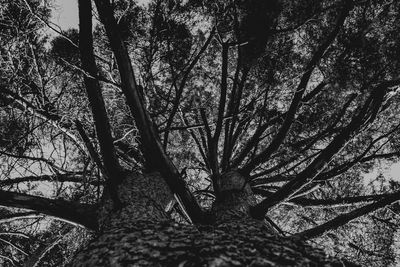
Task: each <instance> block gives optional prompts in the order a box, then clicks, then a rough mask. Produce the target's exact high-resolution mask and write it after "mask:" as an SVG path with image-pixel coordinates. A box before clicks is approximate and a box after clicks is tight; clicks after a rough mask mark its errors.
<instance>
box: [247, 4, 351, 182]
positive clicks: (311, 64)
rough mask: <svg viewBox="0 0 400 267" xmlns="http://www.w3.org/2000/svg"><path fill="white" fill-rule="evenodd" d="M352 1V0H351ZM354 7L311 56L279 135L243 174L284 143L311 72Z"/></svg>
mask: <svg viewBox="0 0 400 267" xmlns="http://www.w3.org/2000/svg"><path fill="white" fill-rule="evenodd" d="M350 2H351V1H350ZM351 7H352V4H350V3H346V4H345V7H344V8H343V10H342V12H341V14H340V16H339V17H338V20H337V22H336V25H335V27H334V29H333V31H332V32H331V33H330V34H329V35H328V37H327V39H326V40H325V42H323V43H322V44H321V46H320V47H319V48H318V49H317V51H316V52H315V53H314V55H313V57H312V58H311V60H310V62H309V63H308V64H307V66H306V71H305V73H304V74H303V76H302V77H301V80H300V83H299V85H298V87H297V89H296V92H295V94H294V97H293V100H292V103H291V104H290V107H289V110H288V111H287V114H286V118H285V120H284V122H283V124H282V126H281V128H280V129H279V131H278V133H277V135H276V136H275V138H274V139H273V140H272V142H271V143H270V145H269V146H268V147H267V148H266V149H264V150H263V151H262V152H260V154H258V155H257V156H255V157H254V159H253V160H251V161H250V162H249V163H247V164H246V165H245V166H244V167H243V168H242V169H241V171H240V172H241V173H243V174H246V175H247V174H249V173H250V172H251V171H252V170H253V169H254V168H255V167H256V166H257V165H259V164H261V163H263V162H265V161H266V160H268V158H269V157H270V156H271V155H272V153H274V152H275V151H276V150H277V149H278V148H279V147H280V145H281V144H282V143H283V141H284V140H285V137H286V135H287V133H288V132H289V130H290V127H291V125H292V123H293V120H294V118H295V115H296V113H297V110H298V107H299V105H300V103H301V100H302V98H303V94H304V92H305V90H306V88H307V84H308V81H309V79H310V77H311V74H312V72H313V70H314V68H315V66H316V65H317V64H318V62H319V61H320V60H321V58H322V56H323V55H324V53H325V51H326V50H327V49H328V47H329V46H330V45H331V43H332V42H333V41H334V40H335V38H336V35H337V34H338V33H339V31H340V29H341V27H342V25H343V23H344V21H345V20H346V18H347V16H348V14H349V12H350V9H351Z"/></svg>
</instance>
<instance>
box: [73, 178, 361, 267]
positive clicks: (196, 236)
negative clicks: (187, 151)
mask: <svg viewBox="0 0 400 267" xmlns="http://www.w3.org/2000/svg"><path fill="white" fill-rule="evenodd" d="M220 188H221V193H222V194H221V196H220V197H219V199H217V200H216V202H215V203H214V205H213V207H212V209H211V212H212V214H213V215H214V216H213V217H214V220H213V223H212V224H210V225H196V226H195V225H187V224H178V223H175V222H174V221H172V220H171V219H170V218H168V216H167V214H166V212H165V211H164V210H165V207H166V206H167V204H168V202H169V201H171V200H172V198H173V195H172V194H171V193H170V191H169V190H168V187H167V185H166V184H165V182H164V179H162V177H161V176H160V175H159V174H158V173H152V174H148V175H141V174H127V175H126V177H125V178H124V183H123V184H121V185H120V187H119V197H120V199H121V201H122V203H123V208H122V209H120V210H113V208H114V207H113V205H112V203H111V200H109V199H108V197H107V196H105V197H104V199H103V203H102V208H101V209H100V210H99V216H98V220H99V225H100V230H99V233H98V235H97V237H96V238H95V239H94V240H92V241H91V242H90V243H89V245H88V246H87V247H86V248H84V249H83V250H81V251H80V252H79V253H78V254H77V255H76V257H74V259H73V261H72V263H70V265H69V266H113V267H115V266H356V265H354V264H351V263H347V262H343V261H340V260H336V259H331V258H327V257H326V256H325V254H324V253H323V252H322V251H321V250H318V249H315V248H312V247H311V246H309V245H306V244H304V243H302V242H301V241H300V240H294V239H288V238H284V237H282V236H279V235H278V234H276V233H274V232H273V231H272V230H271V229H272V228H271V227H269V226H268V225H266V224H265V223H264V222H263V221H259V220H255V219H252V218H251V217H250V213H249V207H250V204H251V203H252V202H254V201H255V198H254V196H253V194H252V192H251V189H250V187H249V185H248V184H246V181H245V179H244V178H243V177H242V176H240V175H239V174H238V173H236V172H230V173H226V174H224V175H222V179H221V184H220Z"/></svg>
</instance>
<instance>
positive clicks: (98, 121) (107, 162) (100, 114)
mask: <svg viewBox="0 0 400 267" xmlns="http://www.w3.org/2000/svg"><path fill="white" fill-rule="evenodd" d="M78 3H79V49H80V55H81V61H82V66H83V69H84V70H85V71H86V72H88V73H89V74H90V75H91V76H93V77H96V76H97V67H96V62H95V58H94V53H93V36H92V5H91V2H90V1H88V0H79V1H78ZM84 81H85V87H86V93H87V95H88V99H89V102H90V107H91V109H92V113H93V118H94V123H95V127H96V133H97V137H98V140H99V144H100V150H101V155H102V158H103V164H104V168H105V170H106V173H107V176H108V179H109V182H111V180H112V183H118V182H119V181H120V180H121V178H122V176H121V170H122V169H121V166H120V165H119V162H118V158H117V155H116V153H115V148H114V145H113V138H112V135H111V127H110V123H109V121H108V117H107V112H106V108H105V104H104V99H103V96H102V95H101V89H100V84H99V82H98V81H97V80H96V79H94V78H92V77H88V76H84Z"/></svg>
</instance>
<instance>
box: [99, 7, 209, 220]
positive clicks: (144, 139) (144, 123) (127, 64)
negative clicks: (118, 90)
mask: <svg viewBox="0 0 400 267" xmlns="http://www.w3.org/2000/svg"><path fill="white" fill-rule="evenodd" d="M95 3H96V6H97V10H98V12H99V16H100V20H101V22H102V23H103V24H104V26H105V30H106V33H107V36H108V39H109V41H110V45H111V48H112V50H113V52H114V55H115V59H116V62H117V65H118V70H119V73H120V76H121V87H122V92H123V94H124V95H125V98H126V101H127V105H128V107H129V109H130V111H131V113H132V115H133V117H134V119H135V122H136V126H137V127H138V130H139V135H140V142H141V148H142V152H143V156H144V158H145V165H146V169H147V170H148V171H151V170H156V171H159V172H160V173H161V174H162V176H163V178H164V179H165V180H166V182H167V184H168V186H169V188H170V189H171V190H172V191H173V192H174V193H175V194H176V195H178V197H179V198H180V199H181V201H182V203H183V205H184V206H185V208H186V210H187V213H188V214H189V216H190V217H191V219H192V221H193V222H195V223H197V222H200V221H202V220H203V218H204V213H203V211H202V210H201V208H200V206H199V204H198V203H197V200H196V199H195V198H194V196H193V195H192V194H191V192H190V191H189V189H188V187H187V185H186V183H185V181H184V180H183V179H182V178H181V177H180V173H179V171H178V170H177V169H176V167H175V166H174V164H173V163H172V161H171V160H170V159H169V158H168V156H167V154H166V152H165V151H164V149H163V146H162V144H161V142H160V139H159V136H158V133H157V132H156V129H155V127H154V125H153V122H152V121H151V118H150V116H149V114H148V112H147V110H146V109H145V107H144V105H143V103H142V100H141V97H140V93H139V90H138V87H137V84H136V81H135V75H134V72H133V69H132V64H131V60H130V58H129V55H128V52H127V49H126V47H125V44H124V42H123V40H122V37H121V33H120V31H119V28H118V25H117V23H116V21H115V18H114V15H113V8H112V6H111V4H110V2H109V1H108V0H95Z"/></svg>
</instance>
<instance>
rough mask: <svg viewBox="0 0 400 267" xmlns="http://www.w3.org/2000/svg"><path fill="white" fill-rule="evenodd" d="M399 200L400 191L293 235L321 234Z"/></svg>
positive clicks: (305, 236) (304, 237)
mask: <svg viewBox="0 0 400 267" xmlns="http://www.w3.org/2000/svg"><path fill="white" fill-rule="evenodd" d="M398 200H400V192H397V193H393V194H390V195H388V196H386V197H384V198H382V199H381V200H379V201H377V202H375V203H372V204H369V205H366V206H364V207H361V208H358V209H355V210H353V211H351V212H348V213H345V214H341V215H339V216H337V217H336V218H334V219H332V220H330V221H328V222H326V223H324V224H322V225H319V226H317V227H315V228H312V229H308V230H305V231H303V232H301V233H297V234H295V235H293V237H297V238H301V239H310V238H314V237H317V236H320V235H322V234H323V233H325V232H327V231H330V230H334V229H337V228H338V227H340V226H342V225H345V224H346V223H348V222H349V221H351V220H354V219H356V218H358V217H361V216H363V215H366V214H368V213H370V212H373V211H376V210H378V209H381V208H383V207H385V206H387V205H390V204H392V203H394V202H396V201H398Z"/></svg>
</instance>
